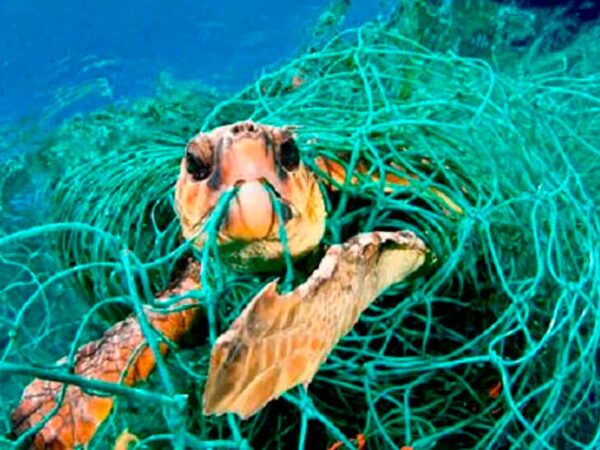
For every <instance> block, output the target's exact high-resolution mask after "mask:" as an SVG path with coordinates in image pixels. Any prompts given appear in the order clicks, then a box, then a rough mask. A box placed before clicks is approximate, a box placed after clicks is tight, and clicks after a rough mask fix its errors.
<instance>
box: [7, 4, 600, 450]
mask: <svg viewBox="0 0 600 450" xmlns="http://www.w3.org/2000/svg"><path fill="white" fill-rule="evenodd" d="M599 15H600V2H598V1H558V0H557V1H550V0H537V1H534V0H522V1H519V2H508V1H492V0H462V1H457V0H454V1H452V0H432V1H424V0H421V1H419V0H414V1H411V0H403V1H402V0H401V1H392V0H373V1H370V0H354V1H351V0H334V1H329V0H310V1H296V2H291V1H281V0H280V1H275V0H265V1H261V2H258V1H247V2H242V1H236V0H221V1H213V0H207V1H197V0H196V1H192V0H177V1H166V0H148V1H144V2H141V1H129V2H126V1H114V0H113V1H104V2H100V1H92V0H84V1H79V2H70V1H67V0H47V1H44V0H37V1H31V0H30V1H18V0H3V1H2V2H1V3H0V165H1V167H0V171H1V173H0V379H1V383H0V399H1V401H0V449H3V448H20V447H21V448H28V445H29V444H30V440H27V439H25V438H24V437H23V436H21V438H19V436H18V435H17V434H15V432H14V430H13V422H12V418H11V413H12V411H13V410H14V408H16V406H17V405H18V403H19V399H20V395H21V392H22V391H23V389H24V388H25V386H26V385H27V384H28V383H29V382H30V381H31V380H32V379H33V377H34V376H39V375H40V373H43V372H44V371H48V373H50V372H52V371H53V370H54V368H53V365H54V361H56V360H57V359H59V358H61V357H63V356H65V355H66V354H68V352H71V353H72V352H74V350H75V349H76V348H77V346H78V345H81V344H83V343H84V342H87V341H89V340H91V339H96V338H98V337H99V336H101V335H102V333H103V332H104V331H105V330H106V329H108V328H109V327H110V326H111V325H112V324H114V323H115V322H116V321H118V320H122V319H123V318H125V317H126V316H127V314H129V313H130V312H131V305H130V304H129V303H127V300H123V299H124V298H125V297H126V296H127V295H129V293H130V292H129V291H128V289H129V288H128V287H127V285H126V277H123V271H124V269H123V268H122V267H121V266H119V264H121V262H120V261H119V258H120V256H119V255H120V253H119V251H120V248H119V249H117V248H116V247H113V246H112V244H109V243H108V241H105V238H106V235H105V234H103V233H107V234H108V235H110V236H111V239H112V237H118V238H119V239H121V238H122V241H121V240H119V245H121V244H122V245H125V246H126V248H127V249H128V250H131V251H132V253H133V254H135V255H136V258H137V257H139V261H140V263H139V266H135V265H134V267H135V268H134V271H136V274H137V273H138V272H139V276H140V277H142V278H143V277H147V280H148V283H149V284H150V286H151V288H152V289H153V290H154V291H155V292H156V291H159V290H160V289H163V288H164V286H166V285H167V284H168V283H169V282H170V280H171V277H172V275H173V273H174V272H175V271H176V266H177V261H175V260H174V259H171V258H170V256H169V255H172V254H173V252H176V249H178V248H179V247H178V245H179V240H178V239H179V228H178V223H177V220H176V218H175V214H174V212H173V205H172V199H171V197H172V187H173V184H174V181H175V180H176V177H177V172H178V164H179V161H180V159H181V156H182V152H183V149H184V148H185V144H186V142H187V141H188V140H189V139H190V138H191V137H192V136H193V135H194V134H195V133H197V132H198V131H199V130H200V129H202V130H208V129H211V128H214V127H216V126H219V125H222V124H224V123H231V122H233V121H237V120H243V119H247V118H249V117H251V118H253V119H254V120H257V121H264V122H267V123H276V124H287V123H294V124H299V125H301V128H300V131H299V142H303V143H304V144H303V146H302V148H301V150H302V153H303V158H304V159H305V161H307V163H308V161H309V160H310V159H311V158H312V157H313V156H315V155H320V156H323V155H325V156H333V155H339V154H342V155H350V154H351V153H352V151H353V149H354V148H355V144H356V142H359V141H358V140H359V139H362V141H360V142H362V143H364V145H365V148H369V149H370V150H371V151H370V152H367V153H368V154H366V155H364V158H365V161H366V162H367V163H368V164H369V165H370V166H372V167H377V168H378V170H383V171H387V170H390V169H391V170H394V168H395V167H396V165H397V164H399V165H401V166H402V167H408V168H410V171H411V173H412V172H414V173H415V174H417V175H418V177H415V178H418V180H416V181H415V182H414V185H413V186H412V187H413V188H414V189H413V190H412V191H411V190H410V189H405V188H402V189H400V190H398V191H397V192H395V194H394V197H393V199H391V200H390V199H384V198H383V196H382V195H381V193H380V192H377V191H376V189H374V188H373V186H372V185H369V183H368V181H365V180H362V181H361V182H364V189H362V192H357V191H356V189H354V188H353V187H352V186H343V187H342V189H341V190H342V193H344V195H348V198H350V199H351V200H350V201H349V203H348V204H347V206H346V208H347V209H346V210H344V211H342V210H340V213H342V212H343V213H344V214H349V216H348V217H350V216H351V217H352V220H350V219H349V220H348V221H346V222H344V220H339V215H338V222H333V221H332V222H330V223H328V225H327V231H326V238H325V242H326V243H327V244H329V243H336V242H339V241H340V240H342V239H347V238H348V237H349V236H351V235H352V234H353V233H355V232H358V231H368V230H371V229H379V228H382V229H398V228H406V229H411V230H413V231H415V232H417V233H418V234H420V235H423V236H426V238H427V242H428V245H430V246H431V248H432V249H433V250H434V253H435V254H436V255H438V260H437V261H436V262H435V264H433V266H432V268H431V272H428V276H427V277H425V278H424V279H417V280H414V281H411V282H410V283H407V284H404V283H403V284H401V285H400V286H398V287H396V288H394V289H392V290H391V291H390V292H389V293H386V296H385V297H384V298H383V299H382V300H381V301H378V302H377V303H376V304H375V305H374V306H373V307H372V308H370V309H369V310H368V311H367V312H366V313H365V316H364V318H363V319H361V322H359V324H357V326H356V330H354V331H353V332H352V333H351V334H350V335H348V336H347V337H346V338H344V340H343V341H342V342H341V343H340V346H339V348H338V349H337V350H336V351H334V353H332V355H331V358H330V359H329V360H328V362H327V363H326V364H325V365H324V366H323V368H322V370H321V371H320V372H319V374H318V375H317V378H316V379H315V381H314V382H313V383H312V384H311V387H310V388H309V391H308V392H309V396H308V397H303V396H302V395H301V394H300V393H299V392H296V391H293V392H291V393H290V394H289V396H287V397H286V398H285V399H283V400H279V401H278V402H275V404H273V405H270V406H269V407H267V408H266V409H265V411H264V413H261V414H260V415H259V416H258V417H256V418H253V419H251V420H250V421H246V422H242V421H239V420H237V419H231V418H227V419H225V418H212V417H211V418H205V417H203V416H202V414H201V413H200V411H201V394H202V390H201V388H202V384H203V382H204V380H205V375H206V374H205V371H206V367H207V364H208V363H207V361H208V357H209V355H210V345H209V344H210V343H209V342H204V341H205V340H206V336H202V340H203V341H202V342H201V343H200V345H198V346H197V347H196V348H188V347H183V348H182V349H181V350H180V351H178V352H176V353H177V355H176V356H174V357H172V358H171V357H169V358H167V363H168V364H169V366H168V367H169V370H170V371H171V374H172V375H173V376H174V378H175V380H176V383H175V384H176V389H177V392H178V393H185V394H187V395H189V402H188V405H187V409H186V410H185V411H183V412H181V411H178V412H177V414H179V416H177V417H178V420H179V419H181V421H183V422H185V427H184V428H185V430H186V431H185V433H187V434H186V436H188V441H186V446H187V447H186V448H188V447H189V448H257V449H263V448H264V449H271V448H273V449H276V448H286V449H287V448H305V449H329V448H341V447H339V446H338V447H335V446H336V445H342V444H344V448H351V446H359V444H360V442H361V441H360V440H359V439H357V438H356V436H357V435H359V434H360V435H361V436H363V435H364V437H365V438H366V442H365V443H364V444H360V445H363V446H364V449H365V450H366V449H388V448H396V449H405V450H406V449H408V448H413V449H414V450H420V449H429V448H440V449H442V450H443V449H457V448H482V449H483V448H494V449H504V448H564V449H568V448H585V449H590V450H593V449H596V448H600V428H599V425H598V424H599V423H600V400H599V399H600V381H599V378H598V374H597V366H598V364H599V362H600V361H599V359H598V354H599V353H598V352H599V348H600V313H599V311H600V306H599V304H598V302H599V300H598V295H599V292H600V269H599V267H598V258H599V256H600V248H599V244H598V242H599V241H598V235H599V234H598V233H599V232H600V226H599V224H598V221H599V214H598V200H599V199H600V182H599V181H598V179H599V177H598V176H597V174H598V173H600V172H599V171H600V149H599V140H600V135H599V134H598V131H597V130H598V129H599V125H600V106H599V105H600V72H599V69H600V59H599V58H600V42H599V40H598V38H599V37H600V31H599V30H600V25H599V23H598V16H599ZM390 49H392V50H390ZM361 51H364V55H367V56H365V61H363V63H364V65H361V64H359V63H356V61H355V60H353V59H352V57H351V56H348V55H355V54H359V53H360V52H361ZM354 52H356V53H354ZM340 55H341V56H340ZM365 67H366V69H365ZM361 70H366V72H361ZM365 73H366V75H365ZM296 77H299V78H296ZM297 79H299V80H300V82H299V83H297V84H298V85H296V81H295V80H297ZM373 105H376V106H377V107H376V108H373ZM313 108H314V111H317V112H314V111H313ZM325 110H326V113H324V112H323V111H325ZM356 130H361V131H360V133H359V132H357V131H356ZM315 136H316V137H318V139H317V138H315ZM399 149H403V150H402V151H400V150H399ZM404 149H408V151H406V152H405V151H404ZM390 155H391V156H390ZM348 159H349V158H348ZM344 161H345V160H344ZM390 161H391V162H390ZM309 164H310V163H309ZM311 168H312V166H311ZM432 186H433V187H432ZM436 189H437V190H438V192H442V193H443V194H442V195H444V196H447V197H445V198H450V199H451V200H450V202H451V203H444V202H440V199H442V198H444V197H442V196H440V195H432V194H431V192H434V191H435V190H436ZM415 192H416V193H415ZM331 201H332V206H331V208H332V211H333V210H334V209H335V208H336V207H337V205H338V204H337V203H335V202H336V201H338V199H337V198H336V197H332V200H331ZM448 204H456V205H459V209H460V210H461V213H460V214H458V215H457V217H454V216H453V215H452V214H453V213H452V211H450V213H449V212H448V210H447V206H448ZM407 205H408V206H407ZM407 208H408V209H407ZM342 209H343V208H342ZM408 210H410V214H408V213H406V211H408ZM463 212H464V214H463ZM157 217H158V220H157V219H156V218H157ZM342 217H343V214H342ZM61 222H64V223H66V224H67V225H65V226H62V228H61V226H57V227H54V228H53V225H52V224H55V223H61ZM74 224H76V225H74ZM80 224H84V225H85V226H89V228H85V227H83V228H82V227H81V226H80ZM156 261H159V262H161V263H160V264H158V263H157V264H154V262H156ZM95 264H97V265H99V266H100V265H102V264H107V265H110V264H114V265H116V267H118V268H117V269H114V270H113V269H110V270H108V269H106V268H104V267H96V266H94V265H95ZM136 264H137V263H136ZM145 264H149V266H151V267H150V268H148V269H147V268H146V265H145ZM142 274H143V275H142ZM136 276H138V275H136ZM268 279H269V278H268V277H259V276H250V275H248V274H234V273H231V274H228V275H227V277H225V278H224V279H223V280H222V282H223V283H225V284H226V285H227V286H229V285H231V286H235V288H232V290H231V292H228V295H229V298H228V299H227V300H225V301H223V302H222V303H221V304H220V305H219V307H218V311H217V317H218V318H219V320H220V324H219V327H218V331H219V332H223V331H225V330H226V329H227V327H228V326H229V324H230V323H231V322H232V321H233V319H234V318H235V317H236V316H237V315H238V314H239V313H240V311H241V310H242V309H243V306H244V305H245V304H246V303H247V302H248V300H249V299H250V298H252V295H254V294H255V293H256V292H257V291H258V290H259V289H260V287H261V286H263V285H264V283H265V282H266V280H268ZM136 280H137V278H136ZM138 281H139V280H138ZM214 291H215V292H219V293H222V292H223V286H222V285H219V283H218V282H215V286H214ZM398 299H403V300H402V302H399V301H398ZM101 302H103V306H101V307H98V305H99V304H100V303H101ZM94 305H96V306H94ZM96 307H97V309H94V308H96ZM66 372H68V371H67V370H65V373H66ZM52 373H54V372H52ZM161 383H162V380H161V378H160V377H158V376H153V377H151V378H150V379H149V381H148V382H147V383H144V384H143V385H142V389H144V390H146V391H147V392H150V393H156V394H158V395H159V396H160V395H162V394H163V393H164V392H163V387H164V386H163V385H162V384H161ZM132 396H133V397H132V398H134V397H135V395H133V394H132ZM161 398H162V397H161ZM307 398H309V400H307ZM303 401H306V402H308V403H306V404H304V403H302V402H303ZM163 406H164V405H162V404H160V402H158V403H153V404H144V403H143V402H139V399H137V400H136V401H132V402H128V401H125V400H124V401H119V402H118V403H117V405H116V407H115V414H113V415H111V417H110V419H107V421H106V422H105V423H104V424H103V426H102V427H101V428H100V432H99V434H98V436H97V437H96V438H95V439H94V441H93V442H92V444H91V445H90V447H89V448H96V449H104V448H115V449H116V450H122V449H123V448H127V447H126V446H125V447H115V445H116V444H115V443H116V442H119V441H118V438H119V436H123V432H124V430H130V431H131V432H132V433H133V434H135V435H136V436H137V437H135V440H137V439H140V440H141V443H139V445H138V447H136V448H174V447H177V446H178V445H179V448H184V447H181V441H179V440H178V439H177V432H176V430H179V431H181V428H179V429H177V428H176V427H175V426H173V422H172V421H171V419H172V418H173V417H174V416H173V415H171V412H170V410H168V408H167V407H163ZM141 417H143V420H142V419H140V418H141ZM178 426H179V425H178ZM185 433H184V434H185ZM30 438H31V436H30V437H29V439H30ZM132 443H133V444H132V445H131V446H130V448H134V446H135V442H134V441H132ZM14 446H16V447H14ZM332 446H333V447H332Z"/></svg>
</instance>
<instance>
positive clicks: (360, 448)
mask: <svg viewBox="0 0 600 450" xmlns="http://www.w3.org/2000/svg"><path fill="white" fill-rule="evenodd" d="M350 442H356V448H357V450H364V448H365V445H366V443H367V438H366V437H365V435H364V434H362V433H358V434H357V435H356V438H355V439H350ZM342 445H343V443H342V441H337V442H336V443H334V444H333V445H332V446H331V447H329V448H328V449H327V450H339V449H340V448H341V447H342ZM402 450H404V449H402Z"/></svg>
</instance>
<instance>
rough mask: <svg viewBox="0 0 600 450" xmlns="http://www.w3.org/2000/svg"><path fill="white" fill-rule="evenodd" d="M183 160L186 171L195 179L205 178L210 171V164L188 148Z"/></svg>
mask: <svg viewBox="0 0 600 450" xmlns="http://www.w3.org/2000/svg"><path fill="white" fill-rule="evenodd" d="M185 162H186V168H187V171H188V173H189V174H190V175H191V176H192V178H193V179H194V180H196V181H202V180H205V179H206V178H208V176H209V175H210V174H211V172H212V167H211V165H210V164H207V163H205V162H204V161H202V160H201V159H200V158H199V157H198V156H196V155H194V154H193V153H192V152H190V151H189V150H188V151H187V152H185Z"/></svg>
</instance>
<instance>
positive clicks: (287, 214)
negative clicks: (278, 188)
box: [279, 202, 294, 222]
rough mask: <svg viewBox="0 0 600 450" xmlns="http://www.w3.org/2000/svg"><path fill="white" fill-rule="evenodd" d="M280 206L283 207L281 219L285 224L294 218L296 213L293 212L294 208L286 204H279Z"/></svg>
mask: <svg viewBox="0 0 600 450" xmlns="http://www.w3.org/2000/svg"><path fill="white" fill-rule="evenodd" d="M279 205H280V207H281V219H282V220H283V221H284V222H287V221H288V220H290V219H291V218H292V217H293V216H294V213H293V212H292V208H290V206H289V205H288V204H287V203H284V202H279Z"/></svg>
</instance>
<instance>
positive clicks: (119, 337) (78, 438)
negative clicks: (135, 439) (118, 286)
mask: <svg viewBox="0 0 600 450" xmlns="http://www.w3.org/2000/svg"><path fill="white" fill-rule="evenodd" d="M198 278H199V265H198V264H196V263H192V264H190V266H189V267H188V269H187V270H186V273H185V274H184V276H183V277H182V279H181V281H179V282H178V283H177V284H176V285H175V286H174V287H173V288H171V289H168V290H166V291H164V292H162V293H161V294H159V295H158V296H157V297H158V300H159V301H160V300H161V299H163V300H166V299H168V298H169V297H171V296H173V295H182V294H184V293H185V292H187V291H190V290H195V289H198V288H199V283H198V281H197V280H198ZM194 303H195V300H193V299H190V298H183V299H182V300H180V301H179V302H178V303H176V304H175V305H173V306H172V308H177V307H180V306H184V305H186V304H194ZM198 311H199V308H187V309H180V310H176V311H173V312H167V313H164V312H157V311H152V310H150V309H149V308H146V310H145V312H146V317H147V320H148V322H149V324H150V325H151V326H152V327H153V328H154V329H155V330H156V331H158V332H159V333H161V334H162V335H163V336H164V337H165V338H167V339H169V340H171V341H175V342H177V341H178V340H180V339H181V337H182V336H183V335H184V334H185V333H186V332H187V331H188V329H189V328H190V327H191V326H192V323H193V321H194V320H195V318H196V316H197V314H198ZM159 349H160V352H161V353H162V354H165V353H166V351H167V346H166V345H165V344H164V343H161V344H159ZM65 362H66V358H63V359H61V360H60V361H58V363H59V364H60V363H65ZM155 364H156V359H155V357H154V354H153V353H152V351H151V350H150V348H149V347H148V345H147V343H146V339H145V337H144V335H143V333H142V331H141V328H140V324H139V321H138V319H137V318H136V317H135V316H130V317H128V318H127V319H125V320H123V321H121V322H118V323H117V324H115V325H114V326H113V327H111V328H110V329H109V330H107V331H106V332H105V333H104V335H103V336H102V338H100V339H98V340H96V341H92V342H89V343H87V344H85V345H83V346H82V347H80V348H79V349H78V351H77V354H76V355H75V363H74V368H73V372H74V373H75V374H77V375H80V376H81V377H84V378H90V379H95V380H100V381H105V382H109V383H121V384H124V385H126V386H133V385H135V384H136V383H138V382H140V381H143V380H146V379H147V378H148V376H149V375H150V373H151V372H152V370H153V369H154V367H155ZM62 390H63V384H62V383H60V382H56V381H50V380H43V379H36V380H34V381H33V382H32V383H31V384H29V386H27V388H26V389H25V391H24V392H23V396H22V398H21V402H20V404H19V406H18V407H17V408H16V409H15V410H14V411H13V414H12V422H13V431H14V433H15V434H16V435H18V436H20V435H22V434H24V433H26V432H27V431H28V430H30V429H31V428H33V427H35V426H36V425H37V424H39V423H40V422H42V421H43V420H44V419H45V418H46V416H48V415H49V414H51V417H50V418H49V419H48V421H46V423H45V424H44V425H43V426H42V428H41V429H40V430H39V431H38V432H37V433H36V434H35V436H34V437H33V442H32V444H31V448H33V449H72V448H75V447H76V446H86V445H87V444H88V443H89V442H90V441H91V440H92V438H93V437H94V435H95V433H96V431H97V429H98V427H99V426H100V425H101V424H102V422H104V420H105V419H106V418H107V417H108V416H109V415H110V412H111V410H112V407H113V404H114V398H113V397H111V396H101V395H93V394H89V393H86V392H84V390H83V389H82V388H81V387H79V386H75V385H69V386H67V387H66V390H65V392H64V396H63V397H62V398H61V392H62ZM57 400H60V405H59V407H58V409H57V410H56V411H55V412H54V414H52V412H53V410H54V409H55V408H56V404H57Z"/></svg>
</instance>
